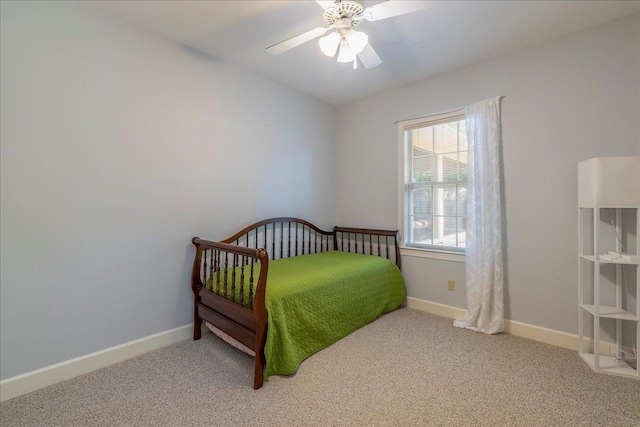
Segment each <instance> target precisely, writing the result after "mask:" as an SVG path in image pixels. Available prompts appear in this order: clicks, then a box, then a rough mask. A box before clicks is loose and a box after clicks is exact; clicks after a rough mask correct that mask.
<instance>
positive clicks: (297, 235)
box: [222, 217, 334, 260]
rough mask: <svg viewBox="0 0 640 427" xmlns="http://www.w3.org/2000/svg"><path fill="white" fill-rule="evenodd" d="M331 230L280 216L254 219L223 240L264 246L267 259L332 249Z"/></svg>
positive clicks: (249, 246)
mask: <svg viewBox="0 0 640 427" xmlns="http://www.w3.org/2000/svg"><path fill="white" fill-rule="evenodd" d="M333 236H334V232H333V231H324V230H322V229H320V228H318V227H316V226H315V225H313V224H311V223H310V222H308V221H305V220H303V219H300V218H293V217H279V218H270V219H265V220H263V221H260V222H256V223H255V224H252V225H250V226H248V227H246V228H244V229H243V230H240V231H239V232H237V233H236V234H234V235H233V236H231V237H229V238H227V239H224V240H222V242H223V243H231V244H235V245H237V246H242V247H246V248H254V249H258V248H263V249H264V250H265V251H266V252H267V253H268V255H269V259H271V260H275V259H281V258H290V257H293V256H297V255H305V254H313V253H318V252H326V251H331V250H333V249H334V246H333V244H334V239H333Z"/></svg>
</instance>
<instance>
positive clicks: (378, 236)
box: [376, 234, 381, 256]
mask: <svg viewBox="0 0 640 427" xmlns="http://www.w3.org/2000/svg"><path fill="white" fill-rule="evenodd" d="M376 238H377V239H378V256H380V253H381V252H380V235H379V234H378V235H377V236H376Z"/></svg>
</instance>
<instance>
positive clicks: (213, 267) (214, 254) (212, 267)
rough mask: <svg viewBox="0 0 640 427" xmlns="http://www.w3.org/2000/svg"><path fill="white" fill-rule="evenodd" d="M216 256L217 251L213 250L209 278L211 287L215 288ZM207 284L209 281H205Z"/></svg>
mask: <svg viewBox="0 0 640 427" xmlns="http://www.w3.org/2000/svg"><path fill="white" fill-rule="evenodd" d="M215 257H216V251H215V250H212V251H211V258H210V259H209V279H207V280H211V289H213V274H214V273H215V271H216V270H215V265H214V264H215ZM206 286H207V282H205V287H206Z"/></svg>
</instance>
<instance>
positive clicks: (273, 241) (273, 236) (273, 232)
mask: <svg viewBox="0 0 640 427" xmlns="http://www.w3.org/2000/svg"><path fill="white" fill-rule="evenodd" d="M271 257H272V258H273V259H276V223H275V222H274V223H272V224H271Z"/></svg>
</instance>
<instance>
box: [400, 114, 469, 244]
mask: <svg viewBox="0 0 640 427" xmlns="http://www.w3.org/2000/svg"><path fill="white" fill-rule="evenodd" d="M398 126H399V128H398V137H399V142H398V143H399V145H400V147H399V153H401V155H402V156H401V157H402V158H401V164H400V166H401V169H400V183H399V184H400V187H401V192H402V194H403V200H402V203H401V204H400V207H399V208H400V211H401V212H399V220H400V222H401V227H402V228H401V229H402V230H403V233H402V234H403V239H404V242H403V243H404V246H406V247H413V248H422V249H431V250H437V251H447V252H461V253H464V250H465V246H466V234H467V233H466V229H467V219H466V211H467V207H466V202H467V133H466V128H465V120H464V114H463V112H462V111H457V112H454V113H450V114H446V115H440V116H437V117H431V118H425V119H417V120H410V121H404V122H400V123H399V125H398Z"/></svg>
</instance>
